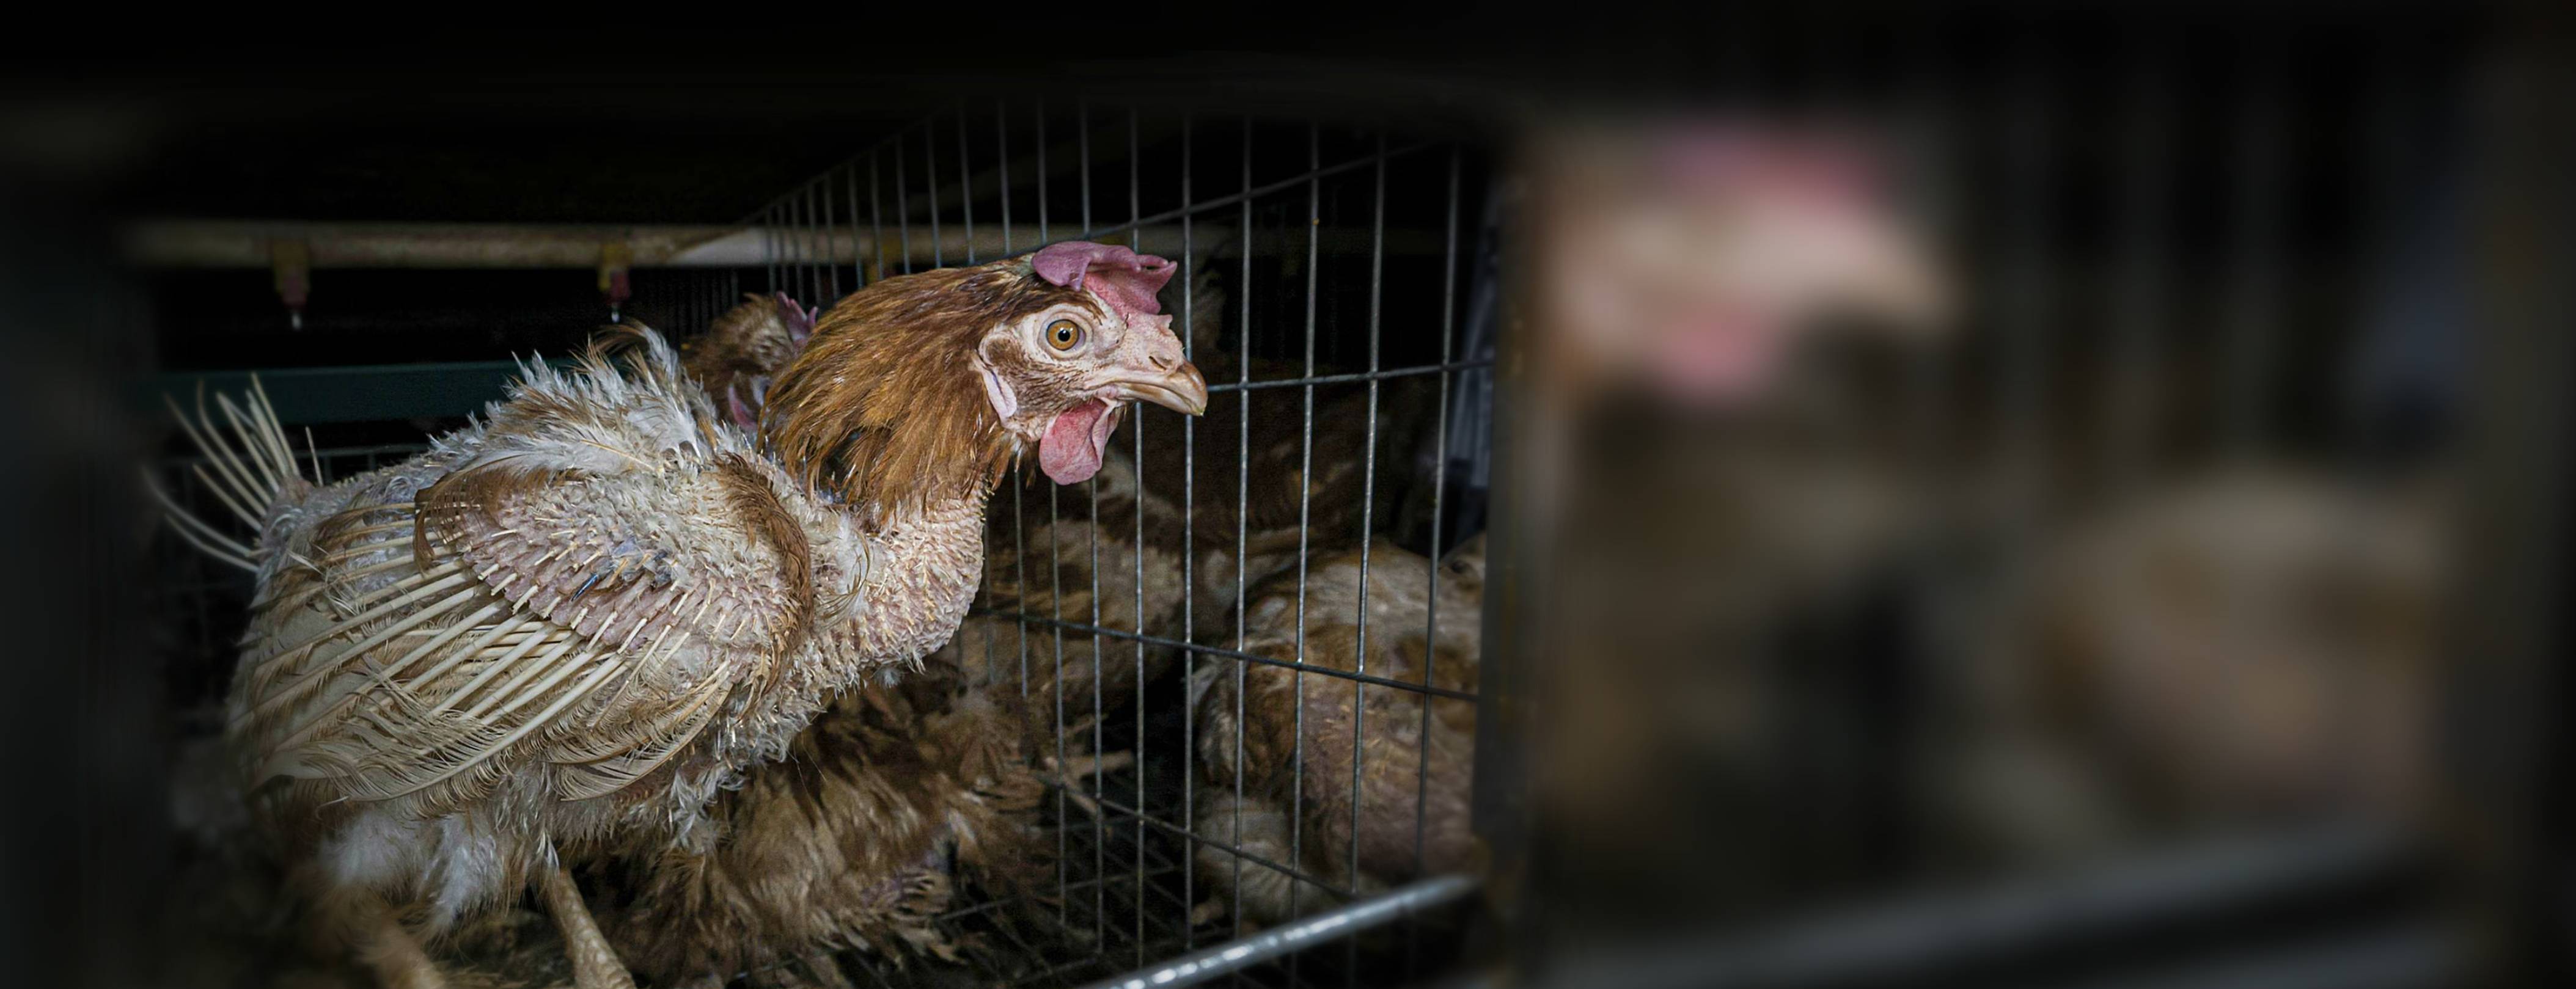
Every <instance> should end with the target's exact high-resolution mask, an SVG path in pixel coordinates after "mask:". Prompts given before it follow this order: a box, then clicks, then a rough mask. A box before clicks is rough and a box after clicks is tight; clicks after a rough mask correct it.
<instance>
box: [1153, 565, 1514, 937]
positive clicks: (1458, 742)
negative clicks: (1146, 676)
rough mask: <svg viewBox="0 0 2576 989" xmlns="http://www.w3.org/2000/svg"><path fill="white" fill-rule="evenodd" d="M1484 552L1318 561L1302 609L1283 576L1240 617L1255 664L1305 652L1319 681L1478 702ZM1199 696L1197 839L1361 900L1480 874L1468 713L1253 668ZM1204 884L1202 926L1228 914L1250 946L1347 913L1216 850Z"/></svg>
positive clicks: (1408, 696) (1447, 704) (1203, 864)
mask: <svg viewBox="0 0 2576 989" xmlns="http://www.w3.org/2000/svg"><path fill="white" fill-rule="evenodd" d="M1484 543H1485V540H1484V537H1482V536H1478V537H1476V538H1475V539H1472V540H1469V541H1468V542H1466V543H1465V544H1463V545H1461V546H1459V547H1457V548H1456V549H1454V550H1451V551H1449V552H1448V553H1447V554H1445V557H1444V559H1442V560H1441V561H1440V563H1439V564H1438V565H1436V566H1435V565H1434V564H1433V563H1432V562H1431V561H1430V560H1427V559H1424V558H1423V557H1422V556H1421V555H1420V554H1416V553H1411V552H1407V551H1405V550H1403V549H1401V548H1399V547H1397V546H1396V545H1394V544H1393V543H1392V542H1389V541H1387V540H1385V539H1378V540H1375V541H1374V542H1372V544H1371V545H1370V546H1369V547H1367V549H1366V550H1365V558H1363V552H1362V551H1351V552H1347V553H1339V554H1332V555H1329V556H1325V557H1320V558H1316V559H1314V560H1311V561H1309V563H1308V564H1307V567H1306V569H1305V573H1304V574H1303V583H1304V592H1305V597H1304V601H1303V604H1302V606H1301V604H1300V602H1299V597H1298V591H1299V576H1300V575H1299V574H1297V573H1296V572H1294V571H1291V572H1286V573H1281V574H1278V575H1276V576H1274V577H1272V578H1271V579H1269V580H1267V581H1265V582H1263V583H1262V584H1261V585H1260V586H1259V587H1258V588H1257V589H1256V590H1255V591H1254V592H1253V593H1252V594H1251V595H1250V598H1249V600H1248V601H1247V603H1246V605H1245V611H1244V615H1243V620H1244V625H1245V627H1246V630H1247V637H1246V640H1245V648H1246V650H1247V651H1249V652H1251V653H1252V654H1254V655H1257V656H1262V657H1265V658H1268V659H1271V660H1276V661H1279V662H1295V661H1297V660H1298V659H1299V658H1300V655H1301V646H1302V656H1303V659H1304V662H1305V663H1306V665H1308V666H1310V667H1322V668H1325V669H1332V670H1342V671H1347V672H1355V673H1365V674H1368V675H1370V676H1376V677H1383V678H1386V679H1389V680H1396V681H1401V682H1404V683H1408V684H1417V683H1418V684H1427V685H1428V686H1430V687H1433V688H1437V689H1440V690H1443V691H1448V692H1452V693H1454V694H1467V695H1472V694H1474V692H1475V691H1476V689H1477V670H1478V667H1479V664H1480V659H1481V655H1482V654H1481V649H1480V646H1481V641H1482V631H1483V618H1482V614H1483V611H1482V607H1481V601H1482V597H1483V590H1484ZM1364 572H1365V577H1363V573H1364ZM1193 686H1194V689H1193V691H1192V693H1193V694H1194V695H1196V701H1195V703H1196V705H1197V714H1196V721H1195V723H1196V727H1197V737H1198V752H1197V758H1198V767H1199V776H1198V796H1197V811H1196V817H1197V830H1198V832H1199V833H1200V834H1203V835H1206V836H1207V837H1209V838H1210V839H1212V840H1214V841H1218V842H1223V843H1226V844H1230V845H1233V846H1235V847H1237V848H1240V849H1241V850H1242V851H1243V852H1245V853H1247V854H1248V855H1252V856H1258V857H1259V858H1260V859H1262V860H1266V861H1267V862H1269V863H1276V864H1278V865H1282V866H1286V867H1288V868H1291V869H1294V870H1296V871H1297V873H1302V874H1303V876H1304V877H1307V878H1311V879H1313V880H1316V881H1318V882H1321V883H1326V884H1330V886H1331V887H1339V888H1349V889H1350V890H1351V891H1352V892H1356V893H1360V894H1362V895H1365V894H1367V893H1369V892H1372V891H1378V890H1383V889H1385V888H1387V887H1389V886H1392V885H1395V884H1399V883H1401V882H1403V881H1405V880H1408V879H1411V878H1415V877H1418V876H1421V875H1425V874H1429V873H1437V872H1453V871H1459V870H1463V869H1465V868H1467V867H1468V866H1469V856H1470V849H1471V841H1470V836H1469V833H1468V825H1469V821H1468V798H1469V783H1470V779H1471V774H1470V772H1469V769H1470V766H1471V765H1472V764H1473V760H1474V754H1475V724H1476V721H1475V719H1476V705H1475V703H1474V702H1473V701H1471V700H1466V699H1462V698H1460V697H1456V696H1440V695H1433V694H1427V693H1423V692H1417V691H1411V690H1403V689H1399V688H1395V687H1389V686H1385V685H1379V684H1362V683H1360V682H1358V681H1353V680H1345V679H1342V678H1338V677H1333V676H1329V675H1325V674H1317V673H1303V672H1299V671H1295V670H1291V669H1286V668H1283V667H1279V666H1272V665H1267V664H1258V663H1224V664H1210V665H1206V666H1203V667H1202V668H1201V669H1200V670H1199V679H1198V681H1197V683H1195V684H1194V685H1193ZM1425 704H1428V705H1429V707H1430V710H1429V711H1428V712H1426V711H1425V710H1424V705H1425ZM1198 874H1199V875H1200V876H1202V877H1204V878H1205V879H1206V880H1207V881H1208V882H1209V883H1210V887H1211V890H1210V898H1209V900H1208V901H1207V903H1206V904H1205V905H1204V907H1203V909H1202V913H1203V914H1205V913H1213V912H1215V911H1218V910H1225V909H1233V910H1234V911H1235V920H1236V922H1237V923H1238V924H1239V925H1240V926H1241V927H1242V928H1245V929H1257V928H1260V927H1265V926H1269V925H1273V924H1277V923H1279V922H1281V921H1284V920H1289V919H1292V918H1294V917H1296V916H1298V915H1300V914H1302V913H1307V912H1311V911H1314V910H1317V909H1321V908H1324V907H1328V906H1331V905H1333V904H1334V903H1335V902H1337V899H1336V898H1335V897H1334V896H1333V895H1332V894H1331V893H1330V892H1329V890H1328V889H1318V888H1316V887H1315V886H1313V885H1311V884H1305V883H1301V882H1300V880H1299V877H1298V876H1297V875H1293V874H1291V873H1288V872H1283V871H1281V870H1279V869H1277V868H1272V867H1271V866H1270V865H1267V864H1263V863H1262V862H1258V861H1253V860H1250V859H1240V858H1238V857H1237V856H1235V855H1234V854H1232V853H1231V852H1229V851H1227V850H1226V849H1225V848H1223V847H1220V846H1216V845H1201V846H1200V847H1199V851H1198ZM1238 904H1239V907H1238Z"/></svg>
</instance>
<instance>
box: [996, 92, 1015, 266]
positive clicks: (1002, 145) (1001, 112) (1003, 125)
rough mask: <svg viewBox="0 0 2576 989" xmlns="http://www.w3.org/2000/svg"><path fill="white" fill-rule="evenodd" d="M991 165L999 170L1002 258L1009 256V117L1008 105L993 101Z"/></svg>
mask: <svg viewBox="0 0 2576 989" xmlns="http://www.w3.org/2000/svg"><path fill="white" fill-rule="evenodd" d="M993 164H994V167H995V168H998V169H1000V170H1001V186H1002V256H1003V257H1010V256H1011V116H1010V104H1008V103H1005V102H1003V101H1001V100H994V101H993Z"/></svg>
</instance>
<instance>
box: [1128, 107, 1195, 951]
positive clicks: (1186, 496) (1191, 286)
mask: <svg viewBox="0 0 2576 989" xmlns="http://www.w3.org/2000/svg"><path fill="white" fill-rule="evenodd" d="M1190 165H1191V162H1190V117H1189V114H1187V113H1183V114H1182V115H1181V358H1182V359H1183V360H1189V361H1196V360H1198V358H1199V355H1198V354H1197V353H1196V352H1195V351H1194V350H1193V349H1192V348H1191V346H1190V344H1191V342H1192V341H1194V340H1196V339H1197V338H1198V333H1197V330H1196V329H1195V328H1194V327H1192V326H1191V325H1190V317H1191V315H1192V313H1191V309H1192V306H1193V304H1194V303H1195V302H1196V301H1197V297H1198V282H1197V280H1196V279H1197V271H1196V270H1195V269H1196V262H1197V256H1198V251H1197V248H1196V245H1195V244H1193V243H1192V240H1191V237H1190V217H1191V216H1192V215H1193V214H1192V213H1191V212H1190V208H1191V207H1192V206H1194V205H1196V204H1195V203H1193V202H1192V201H1191V200H1190ZM1198 480H1199V446H1198V417H1197V416H1182V417H1181V588H1182V590H1181V636H1180V638H1181V641H1183V642H1187V643H1189V644H1191V645H1197V644H1198V641H1199V637H1198V629H1199V623H1198V600H1199V583H1198V555H1199V554H1198V526H1197V522H1198V487H1199V485H1198ZM1198 674H1199V654H1198V650H1195V649H1183V650H1181V683H1182V684H1183V687H1184V690H1183V695H1184V696H1189V690H1188V688H1189V687H1191V686H1195V685H1196V684H1197V683H1198V682H1199V676H1198ZM1183 713H1184V715H1185V716H1184V717H1182V718H1181V763H1182V770H1181V830H1183V831H1186V832H1188V833H1190V834H1191V835H1194V836H1195V835H1197V834H1198V833H1199V820H1198V806H1199V804H1198V794H1197V792H1196V790H1197V782H1198V773H1196V772H1195V771H1193V770H1194V768H1195V767H1192V766H1190V765H1189V762H1190V761H1191V760H1192V759H1195V758H1197V756H1198V751H1199V745H1198V722H1199V719H1198V712H1197V711H1196V710H1190V711H1186V712H1183ZM1140 778H1141V777H1140ZM1181 851H1182V852H1183V854H1182V855H1181V888H1182V889H1184V890H1195V889H1197V888H1198V849H1197V848H1196V847H1195V845H1193V844H1190V843H1188V842H1184V845H1183V848H1182V849H1181ZM1198 946H1199V932H1198V925H1197V924H1194V923H1191V922H1190V921H1189V918H1188V917H1187V916H1184V917H1183V918H1182V920H1181V947H1182V949H1183V950H1196V949H1197V948H1198Z"/></svg>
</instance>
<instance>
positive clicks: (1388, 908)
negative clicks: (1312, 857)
mask: <svg viewBox="0 0 2576 989" xmlns="http://www.w3.org/2000/svg"><path fill="white" fill-rule="evenodd" d="M1476 886H1477V883H1476V880H1475V879H1473V878H1470V877H1467V876H1436V877H1433V878H1430V879H1425V880H1423V881H1421V882H1418V883H1414V884H1412V885H1409V886H1405V887H1403V888H1401V889H1397V890H1394V891H1392V892H1389V893H1386V894H1384V895H1382V896H1375V897H1371V898H1369V899H1366V900H1362V901H1360V902H1358V903H1353V904H1351V905H1349V906H1346V907H1343V908H1341V909H1338V910H1333V911H1330V912H1327V913H1322V914H1317V915H1315V916H1313V917H1308V918H1306V919H1304V920H1300V921H1297V922H1295V923H1291V924H1287V925H1283V926H1281V927H1277V928H1274V929H1271V930H1268V931H1263V932H1261V933H1259V934H1254V935H1251V936H1249V937H1245V938H1242V939H1239V940H1236V941H1234V942H1232V943H1229V944H1221V945H1217V946H1216V947H1213V948H1209V949H1207V950H1204V951H1199V952H1195V953H1192V954H1190V955H1186V956H1183V957H1181V958H1176V959H1173V960H1172V961H1169V962H1166V963H1164V964H1162V965H1160V966H1157V967H1155V968H1154V969H1152V970H1150V971H1141V972H1136V973H1133V974H1130V975H1125V976H1120V977H1118V978H1115V979H1109V980H1107V981H1103V982H1096V983H1093V984H1092V985H1091V987H1090V989H1146V987H1149V986H1185V985H1191V984H1194V983H1198V982H1203V981H1206V980H1208V979H1212V978H1215V977H1217V976H1220V975H1224V974H1226V973H1228V972H1234V971H1240V970H1242V969H1246V968H1250V967H1252V966H1254V965H1258V964H1260V963H1262V962H1265V961H1269V960H1270V959H1273V958H1277V957H1279V956H1282V955H1286V954H1290V953H1293V952H1296V951H1298V950H1299V949H1302V948H1305V947H1307V946H1308V945H1309V944H1312V943H1318V942H1321V941H1323V940H1324V939H1327V938H1336V937H1346V936H1349V935H1352V934H1356V933H1359V932H1360V931H1363V930H1367V929H1369V928H1371V927H1376V926H1378V925H1380V924H1384V923H1388V922H1390V921H1394V920H1397V919H1399V918H1402V917H1405V916H1407V915H1410V914H1413V913H1415V912H1417V911H1421V910H1427V909H1430V908H1433V907H1437V906H1440V905H1442V904H1445V903H1449V902H1451V901H1454V900H1458V899H1461V898H1464V897H1465V896H1467V895H1468V894H1469V893H1473V892H1475V890H1476Z"/></svg>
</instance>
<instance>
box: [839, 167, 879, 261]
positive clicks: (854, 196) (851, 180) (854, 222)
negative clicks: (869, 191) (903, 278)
mask: <svg viewBox="0 0 2576 989" xmlns="http://www.w3.org/2000/svg"><path fill="white" fill-rule="evenodd" d="M841 198H842V199H845V200H848V201H849V204H850V291H853V292H856V291H858V290H860V289H862V288H865V287H867V284H868V256H867V254H866V253H865V252H867V251H870V250H874V249H875V245H873V244H870V245H868V246H866V247H861V246H860V245H859V165H858V163H857V162H851V163H850V165H849V171H848V172H847V173H844V174H843V175H842V177H841Z"/></svg>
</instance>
